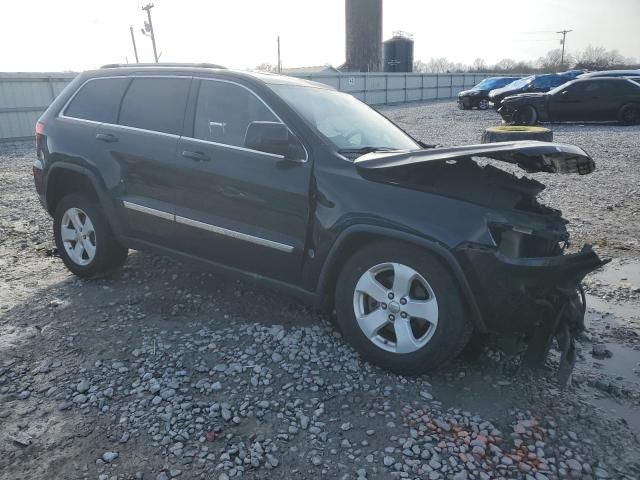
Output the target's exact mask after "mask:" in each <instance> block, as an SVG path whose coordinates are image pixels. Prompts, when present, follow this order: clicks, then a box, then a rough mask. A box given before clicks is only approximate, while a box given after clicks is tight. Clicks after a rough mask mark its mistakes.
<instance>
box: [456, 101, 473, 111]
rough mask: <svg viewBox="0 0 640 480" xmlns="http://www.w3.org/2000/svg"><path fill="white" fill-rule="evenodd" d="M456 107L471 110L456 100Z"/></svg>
mask: <svg viewBox="0 0 640 480" xmlns="http://www.w3.org/2000/svg"><path fill="white" fill-rule="evenodd" d="M458 108H459V109H460V110H471V107H467V106H466V105H465V104H464V103H460V102H458Z"/></svg>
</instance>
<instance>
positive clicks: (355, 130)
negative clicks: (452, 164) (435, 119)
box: [269, 84, 420, 150]
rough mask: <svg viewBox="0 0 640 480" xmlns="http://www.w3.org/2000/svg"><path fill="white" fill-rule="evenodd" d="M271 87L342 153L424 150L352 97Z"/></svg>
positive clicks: (294, 87)
mask: <svg viewBox="0 0 640 480" xmlns="http://www.w3.org/2000/svg"><path fill="white" fill-rule="evenodd" d="M269 87H270V88H271V89H272V90H274V91H275V92H276V93H277V94H278V95H279V96H280V97H282V99H283V100H284V101H285V102H287V103H288V104H289V105H290V106H291V108H293V109H294V110H296V111H297V112H298V113H299V114H300V115H301V116H302V117H303V118H304V119H305V120H307V121H308V122H309V123H310V124H311V125H312V126H313V127H315V128H316V130H317V131H318V132H319V133H320V134H321V135H322V136H323V137H324V138H326V139H327V140H329V142H331V143H332V144H333V145H334V146H335V147H336V148H337V149H338V150H358V149H365V148H367V147H375V148H380V149H393V150H414V149H417V148H420V147H419V145H418V144H417V143H416V142H415V141H414V140H413V139H412V138H411V137H409V136H408V135H407V134H406V133H404V132H403V131H402V130H400V129H399V128H398V127H396V126H395V125H394V124H393V123H391V122H390V121H389V120H387V119H386V118H385V117H383V116H382V115H381V114H379V113H378V112H376V111H375V110H374V109H372V108H371V107H369V106H368V105H366V104H364V103H362V102H361V101H360V100H357V99H356V98H354V97H352V96H351V95H349V94H346V93H341V92H337V91H335V90H327V89H324V88H316V87H311V86H310V87H307V86H300V85H283V84H271V85H269Z"/></svg>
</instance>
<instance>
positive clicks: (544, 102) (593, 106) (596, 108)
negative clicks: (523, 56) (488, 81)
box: [498, 77, 640, 125]
mask: <svg viewBox="0 0 640 480" xmlns="http://www.w3.org/2000/svg"><path fill="white" fill-rule="evenodd" d="M498 112H499V113H500V115H502V118H503V119H504V120H505V121H506V122H509V123H515V124H517V125H534V124H535V123H537V122H558V121H612V120H617V121H618V122H620V123H623V124H626V125H632V124H636V123H638V122H640V84H639V83H637V82H635V81H633V80H631V79H628V78H624V77H594V78H586V79H578V80H573V81H571V82H568V83H565V84H564V85H561V86H560V87H557V88H555V89H553V90H551V91H550V92H548V93H524V94H521V95H514V96H511V97H507V98H505V99H504V100H503V101H502V106H501V107H500V109H499V110H498Z"/></svg>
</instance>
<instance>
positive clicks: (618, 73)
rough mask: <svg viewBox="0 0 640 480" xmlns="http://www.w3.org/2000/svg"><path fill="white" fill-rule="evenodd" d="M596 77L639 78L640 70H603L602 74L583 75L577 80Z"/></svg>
mask: <svg viewBox="0 0 640 480" xmlns="http://www.w3.org/2000/svg"><path fill="white" fill-rule="evenodd" d="M596 77H636V78H638V77H640V70H605V71H602V72H589V73H583V74H582V75H580V76H579V77H578V78H596Z"/></svg>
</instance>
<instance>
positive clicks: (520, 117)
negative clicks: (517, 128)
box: [513, 105, 538, 125]
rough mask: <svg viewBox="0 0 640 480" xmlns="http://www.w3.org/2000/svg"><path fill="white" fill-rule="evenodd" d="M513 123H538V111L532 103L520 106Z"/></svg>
mask: <svg viewBox="0 0 640 480" xmlns="http://www.w3.org/2000/svg"><path fill="white" fill-rule="evenodd" d="M513 123H514V124H516V125H535V124H536V123H538V111H537V110H536V109H535V108H534V107H532V106H531V105H525V106H523V107H520V108H518V110H517V111H516V113H515V114H514V115H513Z"/></svg>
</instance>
